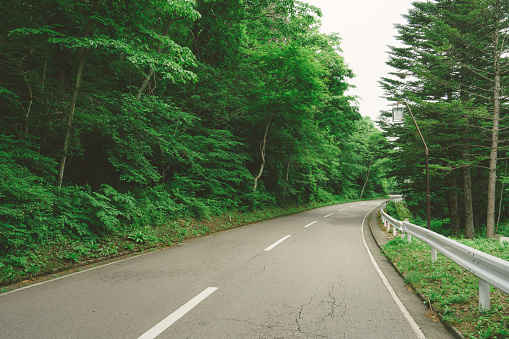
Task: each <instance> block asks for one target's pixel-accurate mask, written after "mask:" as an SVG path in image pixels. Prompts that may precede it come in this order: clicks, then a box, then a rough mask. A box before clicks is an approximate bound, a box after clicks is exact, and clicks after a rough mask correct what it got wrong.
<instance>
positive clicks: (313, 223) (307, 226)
mask: <svg viewBox="0 0 509 339" xmlns="http://www.w3.org/2000/svg"><path fill="white" fill-rule="evenodd" d="M314 223H316V221H313V222H312V223H309V224H307V225H306V226H304V227H309V226H311V225H313V224H314Z"/></svg>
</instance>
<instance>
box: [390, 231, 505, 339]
mask: <svg viewBox="0 0 509 339" xmlns="http://www.w3.org/2000/svg"><path fill="white" fill-rule="evenodd" d="M457 241H459V242H461V243H463V244H465V245H467V246H470V247H473V248H476V249H479V250H481V251H483V252H486V253H489V254H491V255H494V256H496V257H499V258H502V259H504V260H508V259H509V243H500V242H499V241H498V240H494V239H489V240H488V239H477V240H465V239H460V240H457ZM383 250H384V252H385V254H386V256H387V257H388V258H389V260H391V261H392V262H393V263H394V264H395V265H396V267H397V268H398V269H399V271H400V272H401V273H402V274H403V276H404V279H405V282H406V283H407V284H409V285H411V286H412V287H413V289H414V290H415V291H416V292H418V293H420V294H421V295H422V296H423V297H424V298H425V299H426V300H427V301H429V302H431V304H432V307H433V310H434V311H435V312H436V313H438V314H439V315H441V316H442V319H443V321H444V322H445V323H448V324H449V325H453V326H455V327H456V328H457V329H458V330H459V331H460V332H462V333H463V334H464V336H465V337H466V338H509V295H506V294H504V293H502V292H500V291H498V290H496V289H494V288H491V299H490V302H491V309H490V310H489V311H480V310H479V301H478V295H479V280H478V278H477V277H476V276H474V275H473V274H471V273H469V272H468V271H466V270H464V269H463V268H462V267H461V266H459V265H457V264H455V263H454V262H452V261H451V260H449V259H448V258H446V257H445V256H443V255H440V254H439V255H438V260H437V261H436V262H434V263H433V262H431V253H430V247H429V246H428V245H427V244H425V243H423V242H422V241H420V240H418V239H415V238H413V239H412V241H411V242H408V241H406V240H403V239H401V238H400V237H398V238H395V239H393V240H391V241H390V242H389V243H387V244H386V245H385V246H383Z"/></svg>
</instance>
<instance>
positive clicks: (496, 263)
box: [380, 203, 509, 310]
mask: <svg viewBox="0 0 509 339" xmlns="http://www.w3.org/2000/svg"><path fill="white" fill-rule="evenodd" d="M385 207H386V203H383V204H382V206H381V213H380V214H381V216H382V221H383V223H384V225H385V227H386V228H387V231H389V230H390V228H391V226H392V228H393V235H394V236H396V233H397V232H396V231H399V233H400V234H401V236H402V237H403V238H404V237H405V234H406V235H407V239H408V240H409V241H411V239H412V237H416V238H417V239H420V240H422V241H423V242H425V243H426V244H428V245H429V246H431V260H432V261H436V260H437V253H438V252H439V253H441V254H443V255H445V256H446V257H447V258H449V259H451V260H452V261H454V262H455V263H456V264H458V265H460V266H461V267H463V268H465V269H466V270H468V271H469V272H470V273H472V274H474V275H475V276H477V277H478V278H479V308H481V309H485V310H489V309H490V285H491V286H493V287H495V288H497V289H499V290H500V291H502V292H504V293H506V294H509V261H506V260H503V259H500V258H497V257H494V256H492V255H490V254H487V253H484V252H482V251H479V250H476V249H474V248H471V247H469V246H466V245H463V244H460V243H459V242H457V241H454V240H452V239H449V238H447V237H444V236H443V235H441V234H438V233H435V232H433V231H430V230H428V229H426V228H423V227H420V226H417V225H414V224H411V223H409V222H408V221H399V220H396V219H395V218H393V217H391V216H390V215H389V214H387V213H386V212H385V211H384V209H385Z"/></svg>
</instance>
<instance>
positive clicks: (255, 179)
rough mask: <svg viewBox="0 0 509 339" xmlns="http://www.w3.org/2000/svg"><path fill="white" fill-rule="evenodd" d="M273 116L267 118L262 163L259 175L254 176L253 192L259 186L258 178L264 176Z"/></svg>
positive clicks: (261, 152)
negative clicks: (268, 137)
mask: <svg viewBox="0 0 509 339" xmlns="http://www.w3.org/2000/svg"><path fill="white" fill-rule="evenodd" d="M273 116H274V114H271V115H270V117H268V118H267V119H266V120H265V133H264V134H263V140H262V142H261V144H260V154H261V157H262V163H261V164H260V171H259V172H258V175H257V176H256V177H255V178H254V184H253V192H255V191H256V188H257V187H258V179H260V177H261V176H262V173H263V168H264V167H265V150H266V149H267V135H268V134H269V125H270V121H271V120H272V117H273Z"/></svg>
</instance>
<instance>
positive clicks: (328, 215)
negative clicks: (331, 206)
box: [324, 213, 334, 218]
mask: <svg viewBox="0 0 509 339" xmlns="http://www.w3.org/2000/svg"><path fill="white" fill-rule="evenodd" d="M333 214H334V213H331V214H327V215H326V216H325V217H324V218H328V217H330V216H331V215H333Z"/></svg>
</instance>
